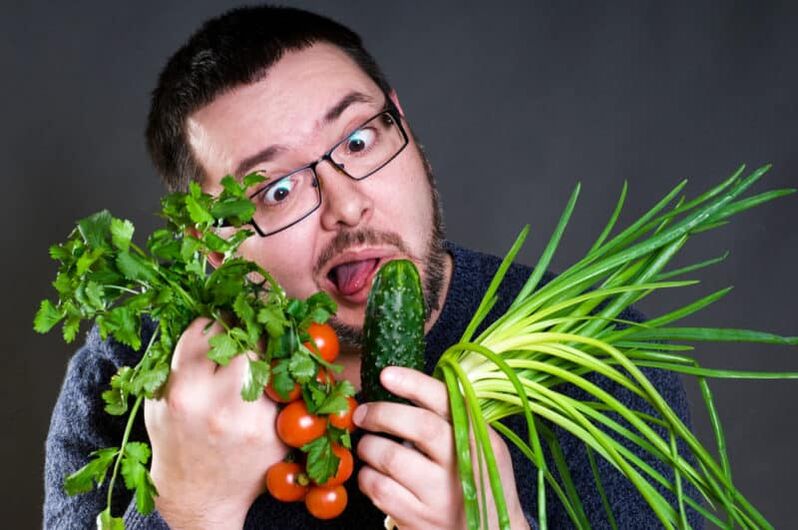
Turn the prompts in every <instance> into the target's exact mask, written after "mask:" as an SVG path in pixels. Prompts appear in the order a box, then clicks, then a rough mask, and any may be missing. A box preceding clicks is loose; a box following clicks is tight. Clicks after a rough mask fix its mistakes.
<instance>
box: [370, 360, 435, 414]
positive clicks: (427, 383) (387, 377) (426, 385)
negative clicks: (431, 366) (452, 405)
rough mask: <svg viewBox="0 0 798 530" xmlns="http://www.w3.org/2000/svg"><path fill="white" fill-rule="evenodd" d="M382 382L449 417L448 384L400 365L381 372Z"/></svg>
mask: <svg viewBox="0 0 798 530" xmlns="http://www.w3.org/2000/svg"><path fill="white" fill-rule="evenodd" d="M380 381H381V382H382V384H383V385H384V386H385V388H387V389H388V390H390V391H391V392H393V393H394V394H396V395H397V396H401V397H403V398H407V399H409V400H410V401H412V402H414V403H417V404H419V405H421V406H422V407H424V408H426V409H429V410H431V411H433V412H434V413H435V414H437V415H438V416H441V417H443V418H447V419H448V418H449V394H448V393H447V392H446V385H444V384H443V383H441V382H440V381H438V380H437V379H433V378H432V377H430V376H428V375H426V374H424V373H421V372H419V371H418V370H413V369H412V368H402V367H400V366H389V367H387V368H384V369H383V370H382V372H381V373H380Z"/></svg>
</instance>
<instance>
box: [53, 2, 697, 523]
mask: <svg viewBox="0 0 798 530" xmlns="http://www.w3.org/2000/svg"><path fill="white" fill-rule="evenodd" d="M147 140H148V146H149V149H150V153H151V155H152V157H153V160H154V161H155V164H156V166H157V168H158V170H159V172H160V174H161V175H162V177H163V179H164V181H165V183H166V185H167V187H168V188H170V189H183V188H185V187H186V185H187V182H188V180H189V179H194V180H197V181H198V182H200V183H201V185H202V187H203V189H204V190H205V191H206V192H209V193H216V192H218V191H219V190H220V189H221V187H220V181H221V178H222V177H223V176H224V175H226V174H230V173H232V174H234V175H237V176H242V175H243V174H246V173H250V172H252V171H261V172H263V173H264V174H266V175H268V176H269V180H268V181H267V182H266V183H265V184H264V185H262V187H260V188H258V189H254V190H253V193H252V199H253V201H254V202H255V204H256V208H257V213H256V215H255V217H254V223H253V227H254V228H255V229H256V230H257V232H258V234H259V236H260V237H253V238H250V239H249V240H247V241H246V242H245V243H244V244H243V245H242V246H241V253H242V254H243V255H244V256H245V257H247V258H248V259H251V260H254V261H257V262H258V263H260V264H261V265H263V266H264V267H265V268H267V269H268V270H269V271H270V272H271V273H272V274H273V275H274V277H275V278H276V279H277V280H278V281H279V282H280V283H281V284H282V285H283V287H284V288H285V289H286V291H287V293H288V294H289V295H291V296H294V297H306V296H309V295H310V294H312V293H314V292H316V291H319V290H324V291H327V292H328V293H329V294H330V295H331V296H332V297H333V299H335V301H336V302H337V303H338V307H339V310H338V313H337V315H336V317H335V320H334V324H335V326H336V328H337V330H338V331H339V333H340V335H341V336H342V337H343V339H344V342H345V345H346V347H345V348H344V352H343V354H342V356H341V358H340V362H341V363H342V364H343V365H344V368H345V369H344V372H343V376H344V377H347V378H348V379H350V380H351V381H352V382H353V383H355V385H356V386H358V384H359V365H360V358H359V352H358V350H357V346H356V345H357V344H358V342H359V341H358V336H359V333H360V327H361V324H362V321H363V315H364V309H365V302H366V298H367V296H368V290H369V288H370V282H371V279H372V277H373V275H374V273H375V271H376V270H377V269H378V267H379V266H380V265H381V264H382V263H384V262H386V261H388V260H391V259H397V258H407V259H410V260H412V261H413V262H414V263H415V264H416V265H417V266H418V268H419V271H420V273H421V277H422V281H423V284H424V291H425V298H426V302H427V306H428V309H429V316H428V321H427V325H426V331H427V342H428V349H427V357H428V358H427V371H428V372H430V371H431V369H432V367H433V366H434V363H435V361H436V360H437V358H438V356H440V354H441V353H442V350H443V348H445V347H446V346H447V345H449V344H452V343H454V342H455V341H456V340H457V338H458V337H459V335H460V334H461V333H462V331H463V328H464V327H465V326H466V324H467V323H468V318H469V317H470V316H471V315H472V314H473V312H474V310H475V309H476V306H477V304H478V302H479V299H480V297H481V295H482V293H483V292H484V290H485V288H486V286H487V282H488V281H489V279H490V277H491V276H492V274H493V272H494V271H495V269H496V267H497V265H498V260H497V259H496V258H492V257H489V256H484V255H481V254H477V253H473V252H470V251H467V250H465V249H462V248H459V247H457V246H456V245H453V244H451V243H448V242H445V241H444V239H443V226H442V216H441V212H440V208H439V204H438V198H437V191H436V188H435V183H434V180H433V177H432V174H431V170H430V167H429V164H428V163H427V160H426V158H425V156H424V154H423V152H422V150H421V147H420V146H419V144H418V143H417V142H416V140H415V138H414V136H413V134H412V131H411V128H410V124H409V122H408V120H407V117H406V116H405V113H404V111H403V110H402V106H401V103H400V100H399V97H398V95H397V94H396V92H395V91H394V90H392V89H391V87H390V85H389V84H388V83H387V81H386V79H385V77H384V75H383V74H382V72H381V71H380V69H379V67H378V66H377V64H376V62H375V61H374V60H373V58H372V57H371V56H370V55H369V54H368V53H367V52H366V51H365V50H364V49H363V48H362V45H361V43H360V39H359V37H357V35H355V34H354V33H352V32H351V31H350V30H348V29H346V28H344V27H342V26H340V25H338V24H336V23H334V22H332V21H330V20H328V19H325V18H322V17H319V16H316V15H312V14H310V13H305V12H302V11H298V10H293V9H282V8H268V7H262V8H247V9H241V10H235V11H231V12H229V13H227V14H225V15H223V16H221V17H219V18H217V19H214V20H211V21H209V22H207V23H206V24H205V25H204V26H203V27H202V28H201V29H200V31H199V32H198V33H196V34H195V35H194V36H192V38H191V39H190V40H189V42H188V43H187V44H186V45H185V46H184V47H183V48H181V49H180V50H179V51H178V52H177V53H176V54H175V55H174V56H173V57H172V58H171V60H170V61H169V63H168V64H167V66H166V67H165V69H164V71H163V72H162V74H161V77H160V79H159V83H158V87H157V88H156V89H155V91H154V94H153V102H152V109H151V113H150V118H149V125H148V131H147ZM528 273H529V271H528V269H526V268H523V267H520V266H515V267H513V268H512V269H511V271H510V273H509V274H508V277H507V280H506V281H505V283H504V284H503V286H502V289H501V291H500V295H501V298H500V303H499V304H498V306H499V307H497V308H496V309H495V310H494V313H493V316H494V317H495V316H496V315H498V314H500V312H501V311H503V309H504V308H506V306H507V305H508V304H509V302H510V301H511V300H512V296H513V294H514V293H515V292H516V291H517V290H518V289H519V288H520V286H521V285H522V283H523V281H524V280H525V279H526V276H527V275H528ZM627 316H629V317H631V318H634V315H627ZM207 323H208V322H207V321H205V320H202V319H199V320H197V321H195V322H194V323H193V324H192V325H191V326H190V327H189V328H188V329H187V330H186V331H185V332H184V334H183V336H182V337H181V339H180V341H179V343H178V345H177V347H176V349H175V352H174V356H173V361H172V373H171V375H170V378H169V381H168V383H167V385H166V388H165V390H164V393H163V396H162V397H161V398H160V399H158V400H152V401H147V402H146V403H145V407H144V409H145V410H144V423H145V424H144V425H142V424H141V422H139V424H138V425H137V426H136V428H135V429H134V433H133V438H134V439H142V440H146V439H149V441H150V443H151V445H152V450H153V457H152V468H151V472H152V477H153V480H154V482H155V484H156V486H157V488H158V491H159V496H158V497H157V499H156V508H157V511H156V512H155V513H154V514H152V515H150V516H148V517H142V516H140V515H138V514H137V513H136V512H135V508H134V506H133V504H132V503H131V500H130V496H129V495H127V494H126V493H125V492H124V491H123V490H121V489H120V490H119V491H118V492H115V493H114V502H115V512H114V513H115V514H116V513H125V519H126V523H127V525H128V527H129V528H163V527H165V526H166V525H168V526H169V527H171V528H241V527H247V528H279V529H287V528H310V527H315V526H319V527H340V528H352V527H354V526H356V525H357V526H371V527H375V528H376V527H377V525H379V524H381V519H382V515H381V513H380V511H381V512H384V513H387V514H390V515H391V516H392V517H393V518H394V519H395V520H396V521H397V523H398V525H399V527H400V528H402V530H405V529H414V528H418V529H421V528H423V529H433V528H463V527H464V522H465V516H464V513H463V502H462V495H461V492H460V486H459V481H458V478H457V477H458V475H457V470H456V460H455V455H454V445H453V441H452V434H451V428H450V424H449V419H448V403H447V397H446V392H445V389H444V387H443V385H442V384H441V383H440V382H438V381H436V380H434V379H432V378H431V377H429V376H427V375H425V374H422V373H420V372H416V371H413V370H407V369H399V368H389V369H386V370H385V371H383V373H382V380H383V382H384V384H385V385H386V386H387V387H388V388H389V389H390V390H393V391H394V392H395V393H396V394H399V395H402V396H404V397H407V398H408V399H410V400H411V401H412V402H414V403H415V405H416V406H408V405H398V404H389V403H368V404H364V405H361V406H360V407H359V408H358V409H357V411H356V413H355V421H356V423H357V424H358V425H359V426H360V427H361V428H362V429H363V432H364V433H365V434H363V436H362V438H360V439H359V440H358V443H357V449H356V452H357V456H358V457H359V459H360V460H361V462H362V464H363V467H362V468H361V469H360V470H359V472H358V474H357V479H356V481H351V482H352V483H350V484H349V485H348V488H349V492H350V503H349V506H348V508H347V510H346V512H345V513H344V514H343V515H342V516H341V517H340V518H338V519H336V520H334V521H332V522H330V523H325V524H322V523H320V522H318V521H315V520H313V519H312V518H311V517H310V516H309V515H308V514H307V513H305V511H304V508H303V507H302V506H300V505H297V504H281V503H278V502H277V501H275V500H273V499H271V498H270V497H269V496H268V494H263V476H264V472H265V470H266V469H267V468H268V467H269V466H270V465H271V464H273V463H275V462H277V461H279V460H281V459H282V458H283V456H284V455H285V454H286V451H287V448H286V447H285V446H284V445H283V444H282V443H281V442H280V441H279V439H278V438H277V436H276V434H275V430H274V427H273V426H274V421H275V416H276V405H275V403H273V402H272V401H270V400H269V399H268V398H266V397H263V398H262V399H260V400H259V401H256V402H254V403H246V402H244V401H243V400H241V398H240V396H239V394H238V389H239V388H240V383H241V380H242V377H243V374H244V371H245V370H246V363H245V361H244V360H243V359H241V358H239V359H237V360H234V361H233V362H231V363H230V364H229V365H228V366H225V367H217V366H215V365H214V364H213V363H212V362H211V361H209V360H208V359H207V357H206V353H207V351H208V338H209V337H210V335H211V334H213V333H216V332H218V331H219V327H218V325H216V326H215V327H213V328H212V329H211V332H210V333H209V334H205V333H203V331H202V330H203V328H204V327H205V326H206V324H207ZM131 356H135V354H134V353H133V352H130V351H129V350H125V349H124V348H122V347H120V346H119V345H117V344H114V343H110V342H109V343H101V342H100V341H99V338H98V337H97V335H96V332H95V333H93V334H92V335H91V336H90V337H89V341H88V344H87V346H86V347H84V348H83V349H81V350H80V351H79V352H78V353H77V354H76V356H75V358H74V359H73V361H72V363H71V364H70V369H69V373H68V374H67V379H66V382H65V385H64V388H63V390H62V395H61V397H60V398H59V402H58V404H57V406H56V409H55V412H54V415H53V422H52V426H51V432H50V435H49V437H48V461H47V470H46V475H47V476H46V481H47V485H46V487H47V492H46V493H47V500H46V504H45V526H47V527H48V528H66V527H70V528H71V527H75V528H83V527H86V526H88V525H89V524H91V521H93V517H94V516H95V515H96V513H97V512H99V511H100V510H101V506H102V505H103V504H104V495H103V494H101V493H90V494H86V495H83V496H79V497H75V498H67V497H65V495H64V493H63V491H62V489H61V487H60V484H61V481H62V479H63V476H64V475H65V474H66V473H69V472H72V471H74V470H75V469H76V468H78V467H79V466H81V465H83V463H85V458H86V455H87V454H88V452H89V451H91V450H93V449H96V448H98V447H105V446H108V445H115V444H117V443H118V441H119V439H120V437H121V432H122V428H121V426H120V425H118V424H116V423H114V420H112V419H110V418H108V417H106V416H105V415H103V413H102V410H101V404H100V403H99V395H100V392H101V390H102V388H103V387H104V385H105V384H106V383H107V381H108V377H109V376H110V374H111V373H113V372H114V371H115V367H116V366H117V365H119V364H120V363H123V362H129V359H130V358H131ZM652 378H653V380H654V381H655V382H656V384H658V386H659V387H660V390H661V392H662V393H663V395H664V396H665V397H666V398H667V399H668V400H669V401H670V402H671V404H672V405H673V406H674V408H675V409H676V410H678V411H679V413H680V414H682V415H683V416H685V415H686V410H687V409H686V403H685V401H684V395H683V391H682V388H681V386H680V384H679V381H678V379H676V378H674V377H672V376H668V375H666V374H662V375H659V376H656V377H655V376H652ZM605 386H607V388H610V389H611V391H613V392H615V393H620V390H619V389H617V388H615V387H612V386H610V385H606V384H605ZM630 399H631V398H630ZM636 406H638V407H640V408H643V407H645V404H642V403H641V404H637V405H636ZM76 418H78V420H77V421H75V419H76ZM378 433H387V434H390V435H393V436H394V437H398V438H400V439H403V440H406V441H409V442H412V443H413V444H414V445H413V446H412V447H411V446H408V445H407V444H405V445H402V444H400V443H397V442H394V441H392V440H390V439H388V438H384V437H381V436H377V435H376V434H378ZM492 443H493V446H494V450H495V451H496V454H497V458H498V463H499V467H500V470H501V475H502V482H503V486H504V491H505V495H506V498H507V501H508V509H509V513H510V517H511V523H512V528H527V527H528V526H530V525H532V526H534V525H535V524H536V522H535V521H534V518H533V515H534V514H535V513H536V508H535V506H534V503H535V490H534V480H533V477H534V474H533V473H534V471H533V470H532V468H531V466H530V465H529V463H528V462H527V461H526V460H525V459H524V457H523V456H522V455H521V454H520V452H518V451H517V450H515V449H514V448H510V447H508V445H509V444H508V442H506V441H505V440H503V439H502V438H501V437H499V436H497V435H495V433H492ZM564 444H565V442H564ZM575 447H576V444H573V442H572V445H571V446H569V445H566V448H575ZM574 451H575V452H574V453H573V454H572V455H570V456H569V460H570V462H571V464H572V466H573V470H572V471H573V473H574V477H575V481H576V482H577V483H578V484H579V487H580V493H581V494H582V496H583V497H584V498H585V504H586V511H587V512H588V513H589V514H590V518H591V521H595V524H596V526H597V527H598V526H600V525H602V524H604V523H603V522H604V521H605V517H604V515H603V509H602V507H601V504H600V499H599V498H598V496H597V495H596V494H595V492H593V494H592V495H589V494H588V493H589V491H590V490H591V489H592V488H593V487H594V486H593V482H592V475H591V474H590V471H589V469H588V465H587V461H586V460H585V459H584V454H583V453H580V452H579V450H578V449H574ZM660 469H661V467H660ZM602 470H603V473H605V474H606V481H605V483H606V484H608V490H609V498H610V502H611V504H612V506H613V509H614V510H615V512H616V513H615V517H616V519H617V520H618V522H619V524H620V526H621V527H622V528H652V527H656V526H658V525H657V522H656V519H655V518H654V516H653V514H652V513H651V511H650V509H649V508H647V507H646V506H645V504H644V502H643V501H642V499H641V498H639V497H638V496H636V494H635V493H633V492H632V490H631V489H630V487H629V485H628V484H627V483H626V482H625V481H622V480H619V479H618V476H617V474H614V472H613V471H611V470H609V469H608V466H604V467H602ZM354 482H356V484H354ZM549 502H550V507H549V514H550V515H549V524H550V526H551V527H553V528H561V527H563V526H564V525H567V515H566V514H565V513H564V510H563V508H562V506H560V505H559V504H558V503H557V501H556V500H555V499H553V498H552V499H551V500H550V501H549ZM374 506H376V508H375V507H374ZM378 509H379V511H378ZM494 524H495V523H494Z"/></svg>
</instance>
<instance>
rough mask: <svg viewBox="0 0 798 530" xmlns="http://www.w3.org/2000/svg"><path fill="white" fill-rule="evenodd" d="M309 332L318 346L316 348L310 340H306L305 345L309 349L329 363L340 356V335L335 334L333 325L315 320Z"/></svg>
mask: <svg viewBox="0 0 798 530" xmlns="http://www.w3.org/2000/svg"><path fill="white" fill-rule="evenodd" d="M308 333H310V338H311V339H312V342H313V344H315V345H316V347H315V348H314V347H313V346H312V345H311V344H310V343H309V342H306V343H305V347H306V348H307V349H309V350H310V351H312V352H314V353H316V354H317V355H318V356H319V357H321V358H322V359H324V360H325V361H327V362H328V363H331V362H334V361H335V359H337V358H338V352H339V349H340V347H339V344H338V335H336V334H335V330H334V329H333V328H332V326H331V325H329V324H317V323H315V322H313V323H312V324H311V325H310V326H309V327H308Z"/></svg>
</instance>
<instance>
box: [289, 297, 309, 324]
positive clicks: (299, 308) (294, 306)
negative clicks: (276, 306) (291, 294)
mask: <svg viewBox="0 0 798 530" xmlns="http://www.w3.org/2000/svg"><path fill="white" fill-rule="evenodd" d="M285 312H286V313H287V314H289V315H291V316H292V317H294V319H296V320H302V319H304V318H305V315H307V313H308V304H307V303H305V301H303V300H299V299H296V298H295V299H293V300H291V301H290V302H288V305H287V306H286V307H285Z"/></svg>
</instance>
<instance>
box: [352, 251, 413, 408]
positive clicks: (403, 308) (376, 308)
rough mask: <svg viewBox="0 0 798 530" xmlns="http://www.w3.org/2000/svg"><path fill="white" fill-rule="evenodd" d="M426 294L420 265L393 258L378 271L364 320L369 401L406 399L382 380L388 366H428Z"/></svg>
mask: <svg viewBox="0 0 798 530" xmlns="http://www.w3.org/2000/svg"><path fill="white" fill-rule="evenodd" d="M424 317H425V311H424V295H423V293H422V291H421V279H420V278H419V275H418V270H416V266H415V265H413V263H412V262H411V261H408V260H394V261H389V262H388V263H386V264H385V265H383V266H382V268H381V269H380V270H379V271H378V272H377V274H376V276H375V277H374V282H373V283H372V286H371V292H369V298H368V303H367V305H366V319H365V322H364V323H363V354H362V359H361V363H360V384H361V387H362V391H363V395H364V397H365V398H366V400H367V401H394V402H397V403H406V402H407V400H404V399H402V398H399V397H397V396H395V395H394V394H392V393H390V392H388V391H387V390H386V389H385V388H384V387H383V386H382V384H381V383H380V372H381V371H382V369H383V368H385V367H386V366H405V367H408V368H414V369H416V370H419V371H423V370H424V321H425V318H424Z"/></svg>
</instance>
